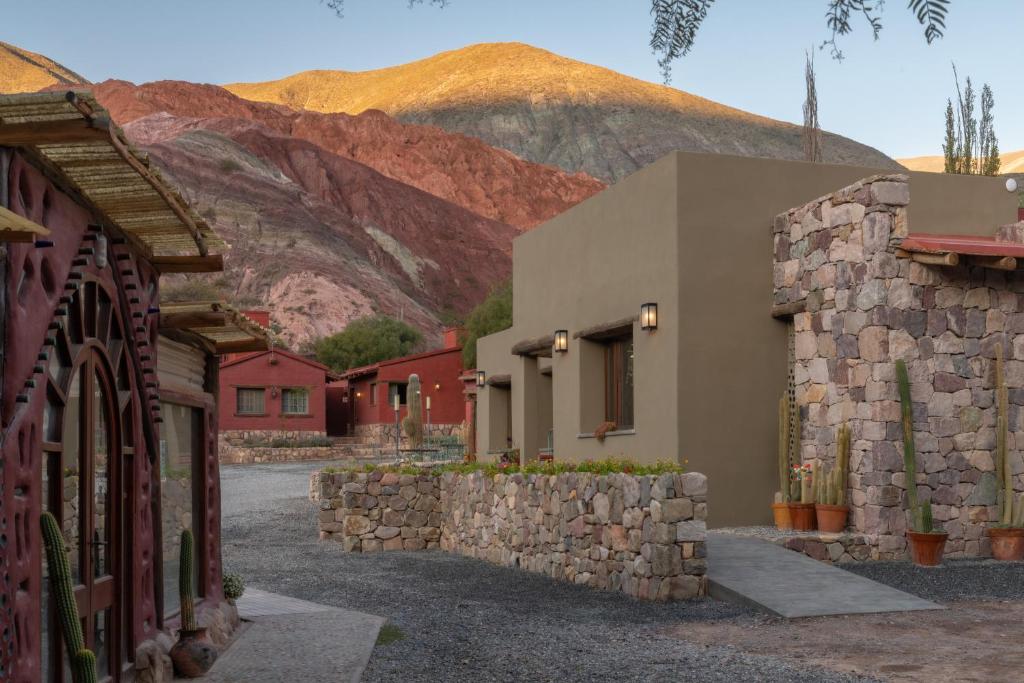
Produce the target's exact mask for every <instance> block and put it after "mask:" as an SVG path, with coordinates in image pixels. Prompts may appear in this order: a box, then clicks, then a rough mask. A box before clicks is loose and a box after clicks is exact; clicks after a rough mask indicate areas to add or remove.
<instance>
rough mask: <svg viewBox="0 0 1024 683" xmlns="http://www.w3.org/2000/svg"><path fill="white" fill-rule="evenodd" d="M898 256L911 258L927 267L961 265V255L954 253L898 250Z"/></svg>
mask: <svg viewBox="0 0 1024 683" xmlns="http://www.w3.org/2000/svg"><path fill="white" fill-rule="evenodd" d="M896 256H898V257H900V258H909V259H910V260H911V261H917V262H918V263H923V264H925V265H927V266H956V265H959V264H960V255H959V254H957V253H954V252H952V251H948V252H943V253H939V254H931V253H924V252H920V251H905V250H903V249H897V250H896Z"/></svg>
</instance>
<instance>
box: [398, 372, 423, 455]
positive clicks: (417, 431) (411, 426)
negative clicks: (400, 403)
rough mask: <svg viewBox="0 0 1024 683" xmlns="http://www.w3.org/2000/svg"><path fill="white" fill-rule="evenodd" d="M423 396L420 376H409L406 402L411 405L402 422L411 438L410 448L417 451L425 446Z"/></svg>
mask: <svg viewBox="0 0 1024 683" xmlns="http://www.w3.org/2000/svg"><path fill="white" fill-rule="evenodd" d="M422 400H423V395H422V392H421V390H420V376H419V375H417V374H415V373H413V374H411V375H409V385H408V387H407V388H406V402H407V403H408V404H409V414H408V415H406V417H405V420H403V421H402V428H403V429H404V430H405V435H406V436H407V437H409V447H410V448H413V449H416V448H422V446H423V406H422V404H421V401H422Z"/></svg>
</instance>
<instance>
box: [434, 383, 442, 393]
mask: <svg viewBox="0 0 1024 683" xmlns="http://www.w3.org/2000/svg"><path fill="white" fill-rule="evenodd" d="M434 391H441V383H440V382H434Z"/></svg>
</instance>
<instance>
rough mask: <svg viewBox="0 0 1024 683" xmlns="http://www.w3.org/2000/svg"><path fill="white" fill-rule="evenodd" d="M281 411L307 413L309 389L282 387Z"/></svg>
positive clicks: (298, 413) (288, 413) (292, 413)
mask: <svg viewBox="0 0 1024 683" xmlns="http://www.w3.org/2000/svg"><path fill="white" fill-rule="evenodd" d="M281 412H282V413H284V414H285V415H308V414H309V389H282V390H281Z"/></svg>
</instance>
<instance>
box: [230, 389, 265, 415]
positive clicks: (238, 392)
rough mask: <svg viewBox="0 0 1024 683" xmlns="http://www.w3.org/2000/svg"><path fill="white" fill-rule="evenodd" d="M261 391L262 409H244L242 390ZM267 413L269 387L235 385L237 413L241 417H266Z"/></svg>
mask: <svg viewBox="0 0 1024 683" xmlns="http://www.w3.org/2000/svg"><path fill="white" fill-rule="evenodd" d="M243 391H248V392H254V394H253V395H255V392H257V391H258V392H259V395H260V404H261V406H260V408H261V409H260V410H259V412H246V411H243V410H242V405H241V398H242V392H243ZM266 414H267V388H266V387H249V386H243V387H235V415H237V416H239V417H265V416H266Z"/></svg>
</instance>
